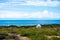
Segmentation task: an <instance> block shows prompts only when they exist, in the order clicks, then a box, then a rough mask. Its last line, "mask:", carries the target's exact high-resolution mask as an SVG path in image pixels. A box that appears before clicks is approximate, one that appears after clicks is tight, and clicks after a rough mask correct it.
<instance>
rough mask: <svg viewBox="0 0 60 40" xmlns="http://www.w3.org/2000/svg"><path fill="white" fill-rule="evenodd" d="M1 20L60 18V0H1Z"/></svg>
mask: <svg viewBox="0 0 60 40" xmlns="http://www.w3.org/2000/svg"><path fill="white" fill-rule="evenodd" d="M0 20H60V0H0Z"/></svg>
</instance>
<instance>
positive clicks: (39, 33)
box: [0, 27, 60, 40]
mask: <svg viewBox="0 0 60 40" xmlns="http://www.w3.org/2000/svg"><path fill="white" fill-rule="evenodd" d="M12 29H13V30H14V31H15V34H20V35H21V36H26V37H29V38H31V40H49V38H48V37H47V36H59V34H60V30H59V31H57V30H55V29H54V28H35V27H31V28H23V27H20V28H19V27H8V28H4V27H3V28H2V27H1V28H0V34H4V33H5V34H8V33H11V32H12ZM50 40H60V38H57V37H53V38H51V39H50Z"/></svg>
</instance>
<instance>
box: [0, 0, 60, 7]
mask: <svg viewBox="0 0 60 40" xmlns="http://www.w3.org/2000/svg"><path fill="white" fill-rule="evenodd" d="M19 5H27V6H31V5H32V6H52V7H56V6H60V2H59V1H56V0H55V1H51V0H47V1H45V0H43V1H42V0H9V1H7V2H5V3H0V7H3V6H8V7H9V6H19Z"/></svg>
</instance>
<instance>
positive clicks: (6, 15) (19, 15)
mask: <svg viewBox="0 0 60 40" xmlns="http://www.w3.org/2000/svg"><path fill="white" fill-rule="evenodd" d="M32 18H33V19H34V18H35V19H44V18H49V19H57V18H59V19H60V14H57V13H54V12H48V11H47V10H44V11H42V12H32V13H26V12H12V11H0V19H32Z"/></svg>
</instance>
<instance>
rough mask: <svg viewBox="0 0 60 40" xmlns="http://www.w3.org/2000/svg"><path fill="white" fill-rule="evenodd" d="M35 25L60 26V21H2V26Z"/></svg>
mask: <svg viewBox="0 0 60 40" xmlns="http://www.w3.org/2000/svg"><path fill="white" fill-rule="evenodd" d="M35 24H60V20H0V26H7V25H19V26H21V25H23V26H24V25H25V26H27V25H35Z"/></svg>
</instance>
